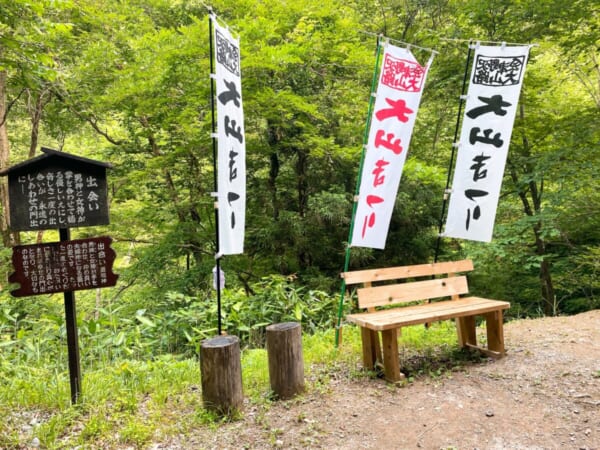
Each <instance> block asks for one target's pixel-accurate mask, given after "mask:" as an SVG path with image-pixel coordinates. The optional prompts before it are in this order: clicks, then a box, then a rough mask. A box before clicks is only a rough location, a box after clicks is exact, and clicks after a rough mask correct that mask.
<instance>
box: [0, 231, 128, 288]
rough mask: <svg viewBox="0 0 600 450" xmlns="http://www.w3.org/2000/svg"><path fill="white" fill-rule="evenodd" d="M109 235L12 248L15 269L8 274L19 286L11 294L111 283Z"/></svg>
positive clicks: (113, 280) (111, 260)
mask: <svg viewBox="0 0 600 450" xmlns="http://www.w3.org/2000/svg"><path fill="white" fill-rule="evenodd" d="M111 242H112V239H111V238H110V237H97V238H90V239H75V240H70V241H65V242H50V243H46V244H35V245H18V246H16V247H14V248H13V257H12V262H13V266H14V269H15V272H14V273H13V274H12V275H11V276H10V277H9V278H8V280H9V281H10V282H11V283H19V284H20V287H19V288H18V289H16V290H13V291H11V294H12V295H13V296H15V297H25V296H29V295H41V294H52V293H56V292H67V291H78V290H83V289H94V288H100V287H108V286H114V285H115V284H116V283H117V278H118V275H115V274H114V273H113V272H112V264H113V262H114V260H115V252H114V250H113V249H112V248H110V244H111Z"/></svg>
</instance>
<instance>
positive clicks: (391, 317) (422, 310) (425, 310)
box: [346, 297, 510, 331]
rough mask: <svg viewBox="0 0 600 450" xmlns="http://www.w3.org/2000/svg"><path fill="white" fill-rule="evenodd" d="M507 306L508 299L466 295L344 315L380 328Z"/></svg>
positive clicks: (451, 317)
mask: <svg viewBox="0 0 600 450" xmlns="http://www.w3.org/2000/svg"><path fill="white" fill-rule="evenodd" d="M508 308H510V303H508V302H503V301H499V300H489V299H485V298H481V297H467V298H461V299H458V300H451V301H442V302H436V303H424V304H420V305H415V306H407V307H405V308H393V309H386V310H382V311H377V312H374V313H360V314H350V315H348V316H346V319H347V320H348V321H349V322H352V323H356V324H357V325H360V326H362V327H366V328H369V329H371V330H378V331H382V330H389V329H392V328H400V327H403V326H408V325H417V324H423V323H426V322H434V321H439V320H447V319H454V318H457V317H465V316H473V315H482V314H486V313H489V312H493V311H500V310H504V309H508Z"/></svg>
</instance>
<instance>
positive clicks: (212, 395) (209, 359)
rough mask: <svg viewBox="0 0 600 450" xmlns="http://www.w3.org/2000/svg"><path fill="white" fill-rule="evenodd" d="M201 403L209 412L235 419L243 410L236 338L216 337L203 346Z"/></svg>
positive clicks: (238, 342) (240, 365)
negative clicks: (232, 416)
mask: <svg viewBox="0 0 600 450" xmlns="http://www.w3.org/2000/svg"><path fill="white" fill-rule="evenodd" d="M200 373H201V377H202V400H203V403H204V407H205V408H206V409H207V410H210V411H213V412H216V413H217V414H220V415H227V416H230V415H233V414H235V413H236V412H237V411H239V410H240V409H241V408H242V404H243V401H244V394H243V389H242V362H241V353H240V340H239V338H238V337H237V336H217V337H215V338H212V339H207V340H205V341H203V342H202V344H201V345H200Z"/></svg>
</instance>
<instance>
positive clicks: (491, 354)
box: [467, 344, 504, 359]
mask: <svg viewBox="0 0 600 450" xmlns="http://www.w3.org/2000/svg"><path fill="white" fill-rule="evenodd" d="M467 347H468V348H470V349H472V350H477V351H479V352H481V353H483V354H484V355H486V356H489V357H490V358H496V359H498V358H502V357H503V356H504V353H500V352H495V351H493V350H490V349H489V348H484V347H479V346H477V345H472V344H467Z"/></svg>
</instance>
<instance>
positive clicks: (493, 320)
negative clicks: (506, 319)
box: [485, 310, 504, 355]
mask: <svg viewBox="0 0 600 450" xmlns="http://www.w3.org/2000/svg"><path fill="white" fill-rule="evenodd" d="M502 322H503V319H502V310H499V311H492V312H489V313H487V314H486V315H485V326H486V331H487V340H488V349H490V350H491V351H494V352H498V353H500V354H501V355H503V354H504V328H503V326H502Z"/></svg>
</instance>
